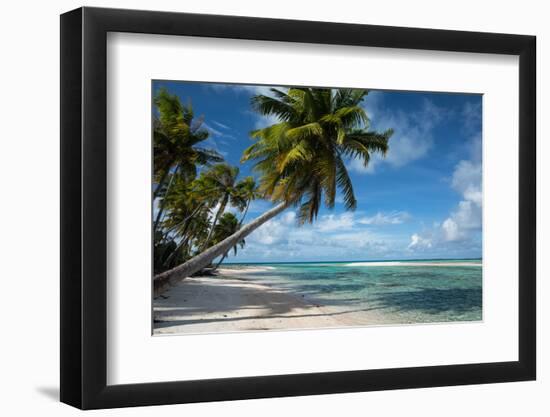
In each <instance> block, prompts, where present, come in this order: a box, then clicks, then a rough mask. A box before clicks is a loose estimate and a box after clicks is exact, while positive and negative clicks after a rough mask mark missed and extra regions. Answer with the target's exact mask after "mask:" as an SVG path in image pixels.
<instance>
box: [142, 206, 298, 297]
mask: <svg viewBox="0 0 550 417" xmlns="http://www.w3.org/2000/svg"><path fill="white" fill-rule="evenodd" d="M287 207H288V204H287V203H281V204H279V205H277V206H275V207H273V208H272V209H270V210H268V211H266V212H265V213H264V214H262V215H261V216H260V217H258V218H256V219H254V220H252V221H251V222H250V223H248V224H247V225H245V226H244V227H243V228H242V229H240V230H239V231H237V232H235V233H234V234H232V235H231V236H229V237H227V238H225V239H224V240H222V241H221V242H220V243H217V244H215V245H214V246H212V247H210V248H208V249H206V250H205V251H204V252H202V253H199V254H198V255H196V256H194V257H193V258H191V259H189V260H188V261H187V262H185V263H183V264H181V265H178V266H176V267H175V268H172V269H170V270H168V271H165V272H163V273H161V274H158V275H156V276H155V277H154V278H153V287H154V296H155V297H157V296H159V295H160V294H162V293H163V292H164V291H166V290H167V289H168V287H169V286H170V285H174V284H176V283H177V282H179V281H181V280H183V279H185V278H186V277H188V276H189V275H193V274H194V273H196V272H198V271H200V270H201V269H202V268H204V267H205V266H207V265H208V264H210V263H211V262H212V261H213V260H214V258H217V257H218V256H220V255H223V254H224V253H226V252H228V251H229V250H230V249H231V248H232V247H233V246H235V245H236V244H237V243H238V242H240V241H241V240H242V239H244V238H245V237H246V236H248V235H249V234H250V233H252V232H253V231H254V230H256V229H257V228H258V227H260V226H261V225H262V224H264V223H265V222H267V221H268V220H270V219H272V218H273V217H275V216H276V215H277V214H279V213H281V212H282V211H284V210H285V209H286V208H287Z"/></svg>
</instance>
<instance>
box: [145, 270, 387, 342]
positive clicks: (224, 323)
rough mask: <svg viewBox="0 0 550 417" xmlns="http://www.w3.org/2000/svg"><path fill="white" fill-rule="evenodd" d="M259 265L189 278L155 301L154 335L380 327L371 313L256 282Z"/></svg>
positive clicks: (380, 319) (378, 319) (378, 317)
mask: <svg viewBox="0 0 550 417" xmlns="http://www.w3.org/2000/svg"><path fill="white" fill-rule="evenodd" d="M262 270H263V269H262V268H261V267H253V268H252V267H245V268H239V269H236V268H235V269H233V268H232V269H220V270H219V275H218V276H215V277H212V276H201V277H190V278H186V279H185V280H183V281H182V282H180V283H179V284H178V285H176V286H173V287H171V288H170V289H169V290H167V291H166V292H165V293H164V294H163V295H162V296H160V297H157V298H156V299H155V300H154V303H153V306H154V308H153V310H154V319H155V322H154V334H178V333H179V334H181V333H219V332H223V333H227V332H236V331H265V330H283V329H285V330H288V329H308V328H315V329H317V328H327V327H344V326H350V325H367V324H384V322H385V320H387V319H385V318H384V317H383V316H382V315H381V314H379V313H378V312H376V311H375V310H373V311H369V310H368V309H365V308H361V309H358V308H357V307H355V308H354V307H353V306H352V305H350V306H325V305H321V304H318V303H317V302H313V301H310V300H308V299H307V298H306V297H305V296H303V295H300V294H294V293H291V292H288V291H286V290H284V289H282V288H278V287H277V286H276V284H274V285H272V284H266V283H265V282H259V281H258V280H257V279H254V277H253V276H251V275H250V274H253V273H254V272H261V271H262Z"/></svg>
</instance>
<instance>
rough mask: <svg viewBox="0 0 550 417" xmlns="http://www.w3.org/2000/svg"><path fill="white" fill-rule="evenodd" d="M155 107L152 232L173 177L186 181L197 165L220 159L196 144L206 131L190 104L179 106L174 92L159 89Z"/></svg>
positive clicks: (188, 180)
mask: <svg viewBox="0 0 550 417" xmlns="http://www.w3.org/2000/svg"><path fill="white" fill-rule="evenodd" d="M155 106H156V109H157V111H158V115H156V117H155V119H154V121H153V148H154V149H153V154H154V158H153V174H154V180H155V183H156V188H155V190H154V192H153V198H154V199H155V200H157V207H158V209H157V213H156V216H155V221H154V223H153V224H154V231H155V233H156V232H157V231H158V229H159V224H160V222H161V220H162V217H163V215H164V210H165V204H164V197H166V195H167V194H169V193H170V189H171V186H172V184H173V182H174V179H175V178H176V177H178V176H179V177H182V178H183V179H184V180H185V181H186V182H190V181H192V180H193V179H194V178H195V177H196V175H197V166H200V165H208V164H210V163H212V162H220V161H222V160H223V158H222V157H221V156H220V155H219V154H218V153H217V152H216V151H213V150H211V149H207V148H203V147H201V146H199V145H200V143H201V142H203V141H205V140H206V139H208V136H209V133H208V131H207V130H206V129H205V128H204V127H203V123H202V119H201V118H198V119H195V118H194V112H193V107H192V106H191V104H190V103H189V104H188V105H183V104H182V103H181V101H180V99H179V97H178V96H177V95H172V94H170V93H168V91H166V90H164V89H162V90H160V91H159V93H158V94H157V96H156V97H155Z"/></svg>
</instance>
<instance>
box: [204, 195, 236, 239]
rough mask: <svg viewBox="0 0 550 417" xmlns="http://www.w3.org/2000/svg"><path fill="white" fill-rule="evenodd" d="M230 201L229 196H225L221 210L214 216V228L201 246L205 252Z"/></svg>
mask: <svg viewBox="0 0 550 417" xmlns="http://www.w3.org/2000/svg"><path fill="white" fill-rule="evenodd" d="M228 200H229V195H226V196H224V198H223V201H222V202H221V204H220V208H219V209H218V211H217V212H216V215H215V216H214V220H213V221H212V226H211V227H210V230H209V231H208V235H207V236H206V239H205V240H204V243H203V244H202V245H201V249H202V250H204V249H205V248H207V247H208V244H209V243H210V241H211V240H212V235H213V234H214V229H215V228H216V225H217V224H218V220H219V219H220V216H221V214H222V213H223V212H224V211H225V206H227V203H228Z"/></svg>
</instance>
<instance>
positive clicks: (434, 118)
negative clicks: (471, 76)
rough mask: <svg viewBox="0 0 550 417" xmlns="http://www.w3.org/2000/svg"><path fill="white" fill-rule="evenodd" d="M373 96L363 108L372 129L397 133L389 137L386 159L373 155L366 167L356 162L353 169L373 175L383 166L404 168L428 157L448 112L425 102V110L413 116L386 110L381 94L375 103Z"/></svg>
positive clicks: (366, 101)
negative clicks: (434, 130) (436, 133)
mask: <svg viewBox="0 0 550 417" xmlns="http://www.w3.org/2000/svg"><path fill="white" fill-rule="evenodd" d="M374 93H375V92H374ZM374 93H371V94H369V95H368V96H367V98H366V99H365V105H364V108H365V111H366V112H367V115H368V117H369V119H370V120H371V128H372V129H374V130H377V131H384V130H386V129H390V128H392V129H393V130H394V134H393V135H392V137H391V138H390V141H389V150H388V153H387V155H386V157H385V158H384V157H382V156H380V155H379V154H374V155H372V157H371V160H370V162H369V165H368V166H367V167H364V166H363V164H362V163H361V162H360V161H358V160H357V159H355V160H352V161H350V162H349V163H348V167H349V169H350V170H352V171H355V172H357V173H361V174H372V173H374V172H375V171H376V167H377V166H379V165H380V164H382V163H386V164H389V165H390V166H392V167H401V166H404V165H407V164H408V163H410V162H412V161H415V160H417V159H420V158H422V157H424V156H425V155H427V154H428V152H429V150H430V149H431V147H432V146H433V133H432V132H433V129H434V128H435V126H437V124H438V123H440V122H441V120H442V119H443V118H444V117H445V111H444V110H443V109H441V108H439V107H437V106H435V105H434V104H433V103H432V102H431V101H429V100H425V101H424V103H423V105H422V107H421V108H420V109H419V110H418V111H416V112H412V113H405V112H402V111H397V112H396V111H392V110H390V109H383V108H382V107H381V104H380V102H381V98H380V97H381V96H380V94H381V93H378V95H374V97H375V99H374V100H372V95H373V94H374ZM373 102H374V104H373Z"/></svg>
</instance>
